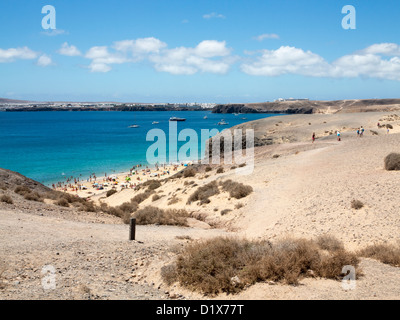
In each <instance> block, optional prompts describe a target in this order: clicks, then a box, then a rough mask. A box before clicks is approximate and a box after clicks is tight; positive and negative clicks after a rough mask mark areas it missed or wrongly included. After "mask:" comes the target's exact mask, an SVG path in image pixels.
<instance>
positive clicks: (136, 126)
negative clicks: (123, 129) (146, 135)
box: [129, 124, 139, 128]
mask: <svg viewBox="0 0 400 320" xmlns="http://www.w3.org/2000/svg"><path fill="white" fill-rule="evenodd" d="M129 128H139V125H137V124H134V125H132V126H129Z"/></svg>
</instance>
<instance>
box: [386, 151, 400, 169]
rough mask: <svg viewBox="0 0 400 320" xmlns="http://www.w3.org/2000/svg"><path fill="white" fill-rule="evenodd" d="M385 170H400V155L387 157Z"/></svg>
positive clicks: (392, 154)
mask: <svg viewBox="0 0 400 320" xmlns="http://www.w3.org/2000/svg"><path fill="white" fill-rule="evenodd" d="M385 169H386V170H388V171H393V170H396V171H398V170H400V153H391V154H389V155H387V156H386V158H385Z"/></svg>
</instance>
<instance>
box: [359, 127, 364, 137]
mask: <svg viewBox="0 0 400 320" xmlns="http://www.w3.org/2000/svg"><path fill="white" fill-rule="evenodd" d="M364 131H365V130H364V128H363V127H361V133H360V137H363V136H364Z"/></svg>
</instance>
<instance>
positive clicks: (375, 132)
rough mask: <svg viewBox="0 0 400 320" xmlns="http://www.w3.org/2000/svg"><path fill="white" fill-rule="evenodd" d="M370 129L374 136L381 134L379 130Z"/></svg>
mask: <svg viewBox="0 0 400 320" xmlns="http://www.w3.org/2000/svg"><path fill="white" fill-rule="evenodd" d="M370 131H371V133H372V135H373V136H378V135H379V133H378V132H377V131H375V130H370Z"/></svg>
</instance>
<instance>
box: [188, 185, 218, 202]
mask: <svg viewBox="0 0 400 320" xmlns="http://www.w3.org/2000/svg"><path fill="white" fill-rule="evenodd" d="M216 194H219V189H218V185H217V183H216V182H215V181H212V182H210V183H207V184H206V185H204V186H202V187H199V188H197V190H196V191H195V192H194V193H193V194H192V195H191V196H190V197H189V199H188V201H187V203H188V204H190V203H192V202H195V201H200V204H203V203H210V202H211V200H210V199H209V198H210V197H212V196H214V195H216Z"/></svg>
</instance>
